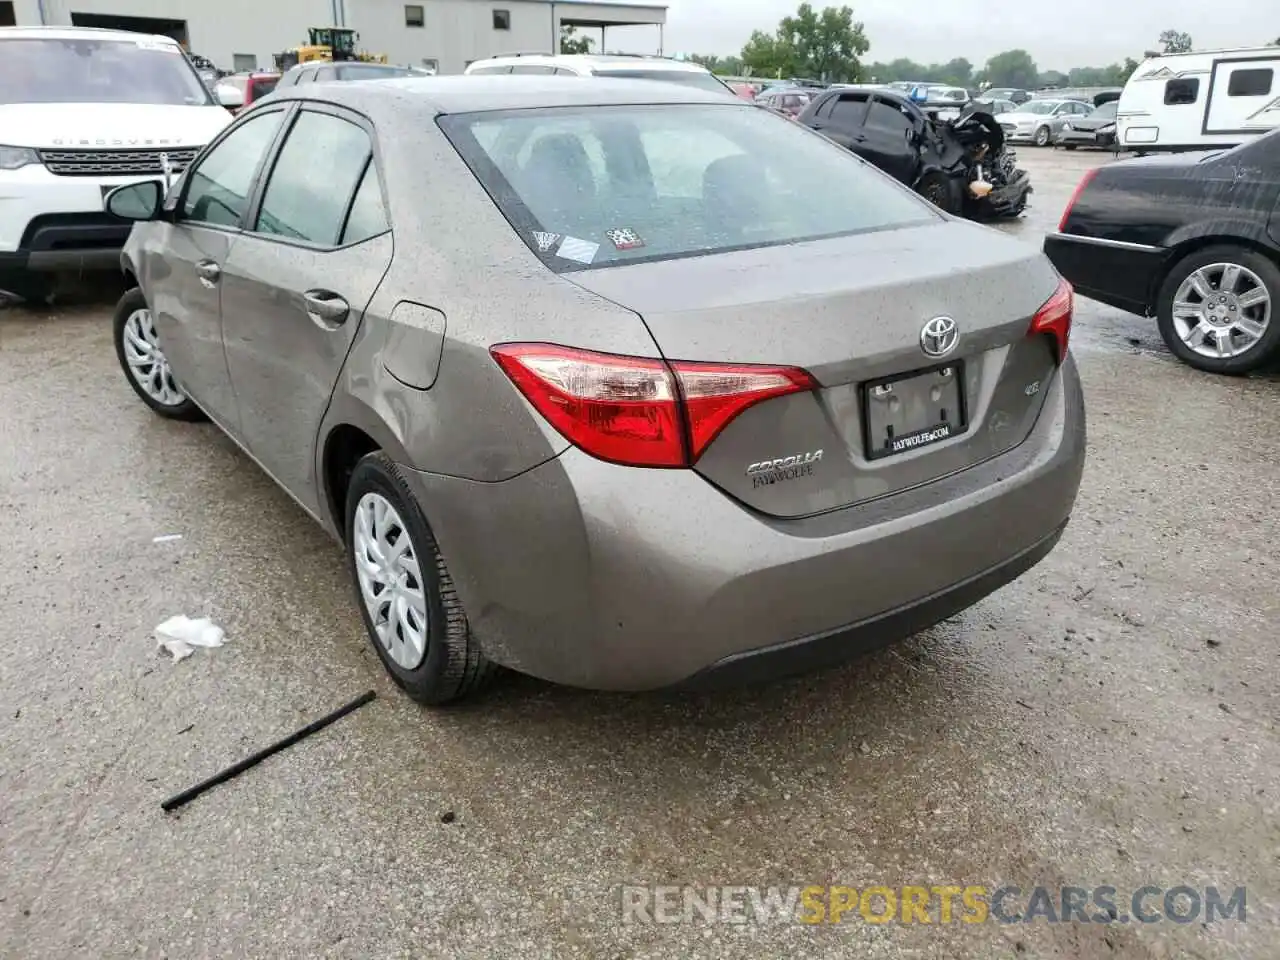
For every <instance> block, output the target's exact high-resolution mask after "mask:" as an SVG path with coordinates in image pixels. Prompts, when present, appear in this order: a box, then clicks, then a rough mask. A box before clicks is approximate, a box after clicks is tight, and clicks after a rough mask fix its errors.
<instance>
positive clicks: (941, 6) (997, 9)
mask: <svg viewBox="0 0 1280 960" xmlns="http://www.w3.org/2000/svg"><path fill="white" fill-rule="evenodd" d="M632 2H641V0H632ZM655 2H664V0H655ZM665 2H666V4H667V7H668V10H667V28H666V52H667V54H668V55H671V54H676V53H719V54H728V53H737V52H739V51H740V50H741V49H742V45H743V43H745V42H746V40H747V38H748V37H749V36H751V31H752V30H756V29H763V30H766V31H768V32H770V33H772V32H773V30H774V29H775V28H776V27H777V25H778V21H779V20H780V19H782V18H783V17H785V16H787V15H788V14H790V13H794V12H795V8H796V7H797V6H798V5H799V3H800V0H665ZM811 2H812V3H813V6H814V7H815V8H817V9H819V10H821V9H822V8H823V7H824V6H837V7H838V6H841V5H842V3H841V0H826V2H824V0H811ZM849 6H851V7H853V15H854V19H855V20H861V21H862V22H863V24H864V25H865V28H866V33H867V38H868V39H869V40H870V41H871V50H870V52H869V53H868V54H867V59H868V60H881V61H889V60H893V59H894V58H896V57H910V58H911V59H912V60H916V61H918V62H924V63H932V62H940V61H946V60H950V59H951V58H952V57H967V58H968V59H969V60H971V61H972V62H973V63H974V64H975V65H977V66H981V65H982V64H984V63H985V62H986V60H987V58H988V57H990V56H991V55H992V54H995V53H999V52H1000V51H1002V50H1009V49H1012V48H1014V47H1022V48H1024V49H1026V50H1028V51H1030V53H1031V56H1032V57H1034V58H1035V61H1036V63H1037V65H1038V66H1039V67H1040V69H1041V70H1055V69H1057V70H1065V69H1069V68H1071V67H1078V66H1104V65H1106V64H1108V63H1114V62H1116V61H1118V60H1123V59H1124V58H1125V56H1132V57H1136V58H1138V59H1141V55H1142V51H1143V50H1148V49H1152V48H1154V47H1156V46H1157V43H1156V40H1157V38H1158V37H1159V36H1160V32H1161V31H1162V30H1164V29H1167V28H1176V29H1178V30H1182V31H1185V32H1186V33H1189V34H1191V36H1192V39H1193V40H1194V41H1195V45H1196V47H1197V48H1213V47H1237V46H1248V45H1250V44H1263V43H1267V42H1269V41H1271V40H1273V39H1275V38H1276V36H1277V35H1280V2H1278V0H1071V2H1063V0H1007V2H1004V3H993V2H991V0H982V2H979V0H916V2H915V3H912V2H911V0H850V2H849ZM1258 31H1261V33H1259V32H1258ZM597 42H598V41H597ZM655 46H656V40H655V39H654V30H653V29H652V28H638V27H636V28H630V27H629V28H625V29H621V28H619V29H617V30H611V31H610V32H609V47H610V48H616V49H627V50H632V51H633V52H653V49H654V47H655Z"/></svg>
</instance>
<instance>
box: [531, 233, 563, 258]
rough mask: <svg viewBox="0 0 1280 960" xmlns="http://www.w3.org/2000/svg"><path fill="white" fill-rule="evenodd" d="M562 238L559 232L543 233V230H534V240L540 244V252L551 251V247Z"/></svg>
mask: <svg viewBox="0 0 1280 960" xmlns="http://www.w3.org/2000/svg"><path fill="white" fill-rule="evenodd" d="M559 239H560V234H558V233H543V232H542V231H541V230H535V231H533V242H534V243H536V244H537V245H538V252H539V253H550V252H551V248H552V247H554V246H555V245H556V241H557V240H559Z"/></svg>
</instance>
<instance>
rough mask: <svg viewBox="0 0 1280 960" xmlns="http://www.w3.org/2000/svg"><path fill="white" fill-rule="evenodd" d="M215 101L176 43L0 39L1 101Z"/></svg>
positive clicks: (140, 38) (141, 39)
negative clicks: (210, 97) (211, 98)
mask: <svg viewBox="0 0 1280 960" xmlns="http://www.w3.org/2000/svg"><path fill="white" fill-rule="evenodd" d="M212 102H213V101H212V100H210V99H209V91H208V90H207V89H206V87H205V85H204V83H203V82H202V81H201V80H200V77H199V75H198V74H197V73H196V72H195V70H194V69H193V68H192V66H191V62H190V61H189V60H188V59H187V58H186V56H184V55H183V52H182V48H181V47H179V46H178V45H177V44H176V43H162V42H161V41H158V40H154V39H152V38H150V37H147V36H143V35H141V34H140V35H139V36H138V39H137V40H99V39H97V38H93V39H79V38H77V39H75V40H55V39H44V38H41V39H26V38H23V39H13V40H10V39H3V40H0V103H155V104H175V105H181V104H189V105H200V106H204V105H207V104H210V103H212ZM0 139H3V131H0Z"/></svg>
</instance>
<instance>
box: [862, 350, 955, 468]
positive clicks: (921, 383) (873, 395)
mask: <svg viewBox="0 0 1280 960" xmlns="http://www.w3.org/2000/svg"><path fill="white" fill-rule="evenodd" d="M968 429H969V417H968V410H967V409H966V404H965V391H964V362H963V361H961V360H953V361H951V362H950V363H944V364H940V365H938V366H936V367H929V368H928V369H925V370H913V371H911V372H909V373H900V374H896V375H895V376H892V377H883V378H881V379H879V380H868V381H867V382H866V383H864V384H863V385H862V436H863V442H864V444H865V449H866V455H867V459H868V460H882V459H884V458H885V457H892V456H897V455H899V454H903V453H908V452H909V451H911V450H919V449H920V448H921V447H926V446H930V445H931V444H935V443H941V442H942V441H943V440H950V439H951V438H952V437H958V436H960V435H961V434H963V433H965V432H966V431H967V430H968Z"/></svg>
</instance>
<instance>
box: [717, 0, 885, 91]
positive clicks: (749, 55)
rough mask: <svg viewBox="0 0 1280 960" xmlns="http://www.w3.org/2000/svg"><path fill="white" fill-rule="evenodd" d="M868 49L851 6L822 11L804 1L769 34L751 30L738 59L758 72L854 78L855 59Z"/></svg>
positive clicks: (856, 73)
mask: <svg viewBox="0 0 1280 960" xmlns="http://www.w3.org/2000/svg"><path fill="white" fill-rule="evenodd" d="M869 49H871V44H870V43H869V42H868V40H867V36H866V33H865V32H864V31H863V26H862V24H861V23H860V22H857V23H855V22H854V19H853V9H852V8H851V7H826V8H824V9H823V10H822V12H821V13H819V12H818V11H816V10H814V9H813V6H812V5H811V4H808V3H802V4H800V6H799V7H798V8H796V13H795V16H793V17H783V18H782V21H781V22H780V23H779V24H778V29H777V30H776V31H775V32H774V34H773V35H772V36H770V35H769V34H767V33H765V32H764V31H762V30H757V31H755V32H754V33H752V34H751V39H750V40H748V41H747V43H746V46H744V47H743V48H742V62H743V64H744V65H745V66H746V67H747V68H748V69H749V70H750V72H752V73H755V74H758V75H761V76H804V77H813V78H816V79H821V80H827V81H839V80H856V79H857V78H858V74H859V71H860V70H861V64H860V63H859V60H858V58H859V57H860V56H861V55H862V54H864V53H866V52H867V51H868V50H869Z"/></svg>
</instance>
